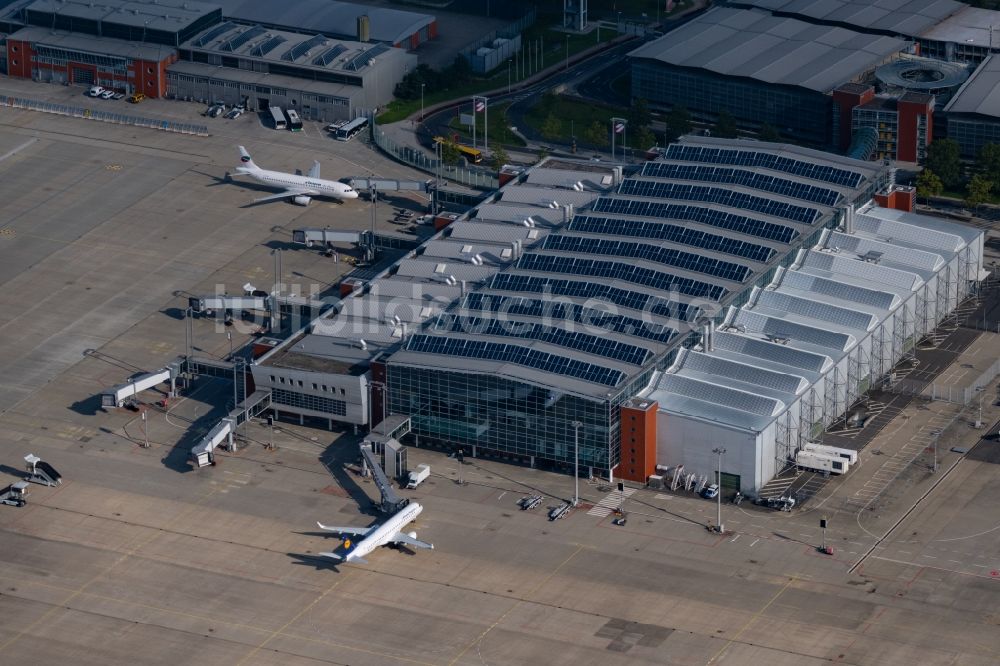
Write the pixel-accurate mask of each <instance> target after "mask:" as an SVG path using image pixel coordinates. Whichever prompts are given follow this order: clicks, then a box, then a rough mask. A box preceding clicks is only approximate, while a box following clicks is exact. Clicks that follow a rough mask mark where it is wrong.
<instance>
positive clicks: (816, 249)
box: [251, 137, 983, 492]
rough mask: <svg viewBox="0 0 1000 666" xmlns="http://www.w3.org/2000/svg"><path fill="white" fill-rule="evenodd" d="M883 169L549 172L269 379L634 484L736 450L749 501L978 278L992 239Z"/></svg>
mask: <svg viewBox="0 0 1000 666" xmlns="http://www.w3.org/2000/svg"><path fill="white" fill-rule="evenodd" d="M891 178H892V172H891V171H890V170H889V169H887V168H885V167H883V166H881V165H876V164H872V163H867V162H860V161H857V160H850V159H847V158H842V157H837V156H834V155H830V154H826V153H820V152H817V151H812V150H808V149H804V148H799V147H793V146H788V145H782V144H769V143H761V142H754V141H724V140H717V139H710V138H688V137H686V138H685V139H684V140H683V141H682V142H681V143H678V144H674V145H672V146H670V147H669V148H668V149H667V151H666V153H665V155H664V156H663V157H662V159H659V160H657V161H654V162H648V163H646V164H645V165H643V166H642V167H641V168H639V169H637V170H635V172H634V173H631V172H630V173H624V174H623V173H622V170H621V167H608V166H604V165H601V164H597V163H593V162H576V161H573V162H570V161H561V160H551V159H550V160H548V161H547V162H546V163H544V164H543V165H541V166H539V167H536V168H534V169H531V170H529V171H527V172H526V173H524V174H521V175H519V176H518V177H517V178H516V179H515V182H512V183H509V184H507V185H506V186H505V187H503V188H501V190H499V191H498V192H497V193H496V194H495V195H493V196H492V197H490V199H489V200H488V201H487V202H486V203H483V204H482V205H480V206H479V207H477V208H476V209H474V211H472V212H471V213H470V214H469V215H467V216H463V217H462V218H460V219H459V220H457V221H455V222H453V223H451V224H450V225H448V226H447V227H445V228H444V229H443V230H442V231H440V232H439V233H438V234H437V235H436V236H435V237H433V238H432V239H431V240H430V241H428V242H427V243H425V244H424V245H422V246H421V247H420V248H418V249H417V250H414V251H413V252H411V253H410V254H408V255H407V256H406V257H405V258H403V259H402V260H400V261H399V262H397V263H396V264H394V265H393V266H392V267H390V268H389V269H387V270H386V271H385V272H383V273H382V274H380V275H379V276H377V277H376V278H374V279H373V280H372V281H370V282H369V283H367V284H364V285H360V284H359V285H348V291H350V293H347V294H346V296H345V297H344V298H343V300H342V301H341V302H340V303H339V304H338V305H337V307H335V308H334V309H333V310H332V311H331V312H329V313H327V314H325V315H323V316H321V317H320V318H319V319H317V320H315V321H314V322H313V323H312V324H311V325H310V326H309V327H308V329H307V330H306V331H305V332H303V333H301V334H299V335H296V336H293V337H292V338H289V339H288V340H285V341H283V342H281V343H279V344H277V346H275V347H274V348H273V349H271V350H270V351H268V352H267V353H266V354H264V355H262V356H260V357H259V358H258V359H257V361H256V362H255V364H254V365H253V366H252V368H251V371H252V376H253V383H254V386H255V387H256V389H257V390H269V391H271V404H272V408H273V409H275V410H277V411H279V412H281V413H284V414H288V415H298V416H299V418H303V419H304V418H305V417H310V418H318V419H322V420H323V421H324V422H325V421H326V420H330V421H331V422H332V421H338V422H342V423H346V424H354V425H355V426H365V425H367V426H372V425H373V424H377V423H378V422H380V421H381V420H383V419H384V418H386V417H388V416H389V415H397V416H402V417H408V419H409V423H410V428H411V437H412V439H413V441H415V442H416V443H418V444H432V443H433V444H438V445H442V446H445V447H454V446H462V447H465V448H466V449H467V450H471V451H472V452H474V453H475V454H476V455H494V456H499V457H502V458H507V459H516V460H520V461H524V462H526V463H530V464H533V465H540V466H550V467H558V468H564V469H566V468H572V464H573V461H574V457H575V455H576V454H577V452H578V453H579V459H580V464H581V465H582V466H583V467H584V469H587V468H589V471H590V473H592V474H599V475H603V476H616V475H617V476H619V477H624V478H628V479H631V480H634V481H637V482H645V481H646V480H647V477H648V476H649V475H651V474H654V473H655V466H656V465H657V464H660V465H666V466H675V465H684V466H685V469H687V470H690V471H692V472H700V473H705V474H710V473H712V472H713V470H714V469H715V457H714V456H713V455H712V453H711V451H712V449H713V448H716V447H719V446H723V447H725V448H726V449H727V450H728V452H729V453H727V455H726V457H725V459H724V460H723V463H722V465H723V472H724V473H725V474H727V476H726V477H725V479H728V480H729V481H730V482H731V483H732V484H733V485H736V486H738V487H740V488H741V489H743V490H744V491H747V492H754V491H756V490H757V489H759V488H760V487H761V486H762V485H763V484H764V483H765V482H766V481H768V480H769V479H770V478H771V477H772V476H773V475H774V474H775V473H776V472H777V471H779V470H780V469H781V468H782V467H783V466H784V465H786V464H787V463H788V461H789V459H790V457H791V456H792V455H793V454H794V452H795V451H796V449H798V448H799V447H800V446H801V445H802V444H804V443H805V442H807V441H809V440H810V439H811V438H813V437H815V436H817V435H818V434H819V433H820V432H821V431H822V429H823V427H824V426H826V425H828V424H830V423H832V422H833V421H834V420H835V419H836V418H837V417H838V416H840V415H842V414H843V413H844V412H845V411H846V410H847V409H848V408H849V407H850V406H851V404H852V403H853V402H854V401H855V400H856V399H857V398H858V397H859V396H861V395H862V394H863V393H864V392H865V391H866V390H867V389H868V388H869V387H870V386H873V385H874V384H875V383H876V382H877V381H878V380H879V379H880V378H882V377H884V376H886V375H887V374H888V373H889V372H890V371H891V369H892V367H893V365H894V364H895V363H897V362H898V361H900V360H901V359H902V358H904V357H906V356H907V354H909V353H911V351H912V349H913V348H914V346H915V344H916V342H917V341H918V340H919V339H920V338H922V337H923V336H925V335H927V334H928V333H929V332H930V331H931V330H932V329H933V328H934V327H935V326H936V324H937V323H938V322H940V321H941V320H942V319H943V318H944V317H945V316H946V315H947V314H948V313H949V312H950V311H951V310H952V309H954V308H955V306H956V304H957V303H958V302H959V301H961V300H963V299H964V298H965V297H966V295H967V294H969V293H970V292H971V291H972V290H974V289H975V286H976V283H977V282H978V280H980V279H981V278H982V275H981V266H982V242H983V237H982V233H981V232H979V231H976V230H972V229H967V228H965V227H961V226H958V225H955V224H952V223H948V222H945V221H941V220H938V219H933V218H928V217H924V216H920V215H915V214H913V213H911V212H908V211H907V210H906V209H912V199H913V192H912V190H908V189H905V188H898V187H896V186H894V185H893V184H892V182H891ZM872 200H875V201H878V202H881V206H875V205H873V204H872V203H871V202H872ZM882 206H884V207H882ZM899 209H903V210H899Z"/></svg>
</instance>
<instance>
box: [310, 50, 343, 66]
mask: <svg viewBox="0 0 1000 666" xmlns="http://www.w3.org/2000/svg"><path fill="white" fill-rule="evenodd" d="M346 50H347V47H346V46H344V45H343V44H337V45H336V46H334V47H333V48H329V49H327V50H326V51H323V52H322V53H320V54H319V56H317V57H316V59H314V60H313V64H314V65H319V66H320V67H326V66H327V65H329V64H330V63H331V62H333V61H334V60H336V59H337V56H339V55H340V54H341V53H343V52H345V51H346Z"/></svg>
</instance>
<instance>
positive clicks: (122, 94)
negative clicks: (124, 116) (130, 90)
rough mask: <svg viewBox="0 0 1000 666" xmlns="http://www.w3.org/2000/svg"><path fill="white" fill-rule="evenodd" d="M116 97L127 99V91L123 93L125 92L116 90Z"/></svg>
mask: <svg viewBox="0 0 1000 666" xmlns="http://www.w3.org/2000/svg"><path fill="white" fill-rule="evenodd" d="M114 98H115V99H125V93H123V92H116V93H115V94H114Z"/></svg>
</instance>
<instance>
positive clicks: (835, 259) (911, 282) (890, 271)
mask: <svg viewBox="0 0 1000 666" xmlns="http://www.w3.org/2000/svg"><path fill="white" fill-rule="evenodd" d="M802 265H803V267H804V268H806V269H813V270H821V271H826V272H829V273H840V274H842V275H846V276H849V277H850V278H853V279H856V280H861V281H862V282H868V283H870V284H879V285H883V284H884V285H889V286H891V287H899V288H901V289H903V290H904V291H911V290H913V288H914V287H915V286H916V284H917V283H918V282H919V281H921V278H920V276H918V275H916V274H915V273H909V272H907V271H901V270H898V269H896V268H890V267H888V266H881V265H879V264H870V263H868V262H867V261H859V260H857V259H852V258H850V257H844V256H839V255H836V254H831V253H827V252H817V251H816V250H810V251H809V252H808V253H807V254H806V258H805V261H803V262H802ZM807 272H808V271H807Z"/></svg>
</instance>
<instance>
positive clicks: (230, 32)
mask: <svg viewBox="0 0 1000 666" xmlns="http://www.w3.org/2000/svg"><path fill="white" fill-rule="evenodd" d="M272 5H273V3H263V2H246V1H242V2H229V3H225V7H223V6H220V5H219V4H211V3H206V2H197V1H183V2H182V1H181V0H145V1H142V0H101V2H99V3H94V2H90V1H89V0H17V1H16V2H15V3H12V4H8V5H7V6H6V7H5V8H4V13H3V16H2V17H0V30H2V31H4V32H7V33H8V36H7V37H6V38H5V40H4V49H3V50H4V52H5V54H6V70H5V71H6V72H7V73H8V74H9V75H11V76H18V77H23V78H31V79H33V80H36V81H51V82H66V83H70V84H76V85H87V86H89V85H94V84H98V85H102V86H104V87H107V88H112V89H115V90H121V91H123V92H126V93H132V92H143V93H145V94H146V95H147V96H148V97H164V96H168V95H169V96H174V97H179V98H190V99H197V100H206V101H223V102H226V103H228V104H239V103H241V102H244V101H247V100H249V101H250V103H251V104H252V105H253V108H256V109H261V108H265V107H266V106H267V105H268V104H271V105H276V106H286V107H290V108H297V109H298V110H299V115H300V116H301V117H302V118H304V119H307V120H320V121H329V120H338V119H347V118H353V117H355V116H357V115H359V114H360V113H362V112H366V111H369V110H371V109H373V108H376V107H379V106H382V105H383V104H386V103H387V102H389V101H390V100H391V99H392V96H393V95H392V93H393V90H394V89H395V86H396V84H397V83H398V82H399V81H401V80H402V78H403V77H404V76H405V75H406V74H407V73H409V72H410V71H411V70H412V69H413V68H415V67H416V56H414V55H413V54H410V53H408V52H407V51H406V49H409V48H413V47H414V46H416V45H417V44H419V43H421V42H422V41H426V39H430V38H432V37H433V36H435V35H436V23H435V20H434V17H433V16H429V15H426V14H415V13H413V12H405V11H398V10H394V9H386V8H370V7H366V6H360V5H358V6H355V5H349V4H347V3H341V2H320V1H319V0H316V1H314V2H298V3H295V4H294V11H291V13H290V10H289V9H288V7H287V6H279V5H273V6H272ZM251 10H253V11H251ZM227 11H233V12H237V13H238V14H239V16H233V17H229V16H228V14H226V12H227ZM352 12H353V13H352ZM256 15H259V16H260V17H261V19H262V21H265V22H266V25H267V27H265V26H264V25H260V24H257V23H252V22H248V21H252V19H251V18H250V17H252V16H256ZM348 15H350V16H353V17H354V18H353V19H352V20H351V21H349V22H347V23H344V21H346V20H347V17H348ZM278 19H281V20H280V21H279V20H278ZM338 26H339V28H338ZM340 35H348V36H349V37H348V41H343V40H342V39H339V38H338V36H340ZM355 35H357V36H355ZM396 45H401V46H402V47H403V48H394V47H395V46H396Z"/></svg>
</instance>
